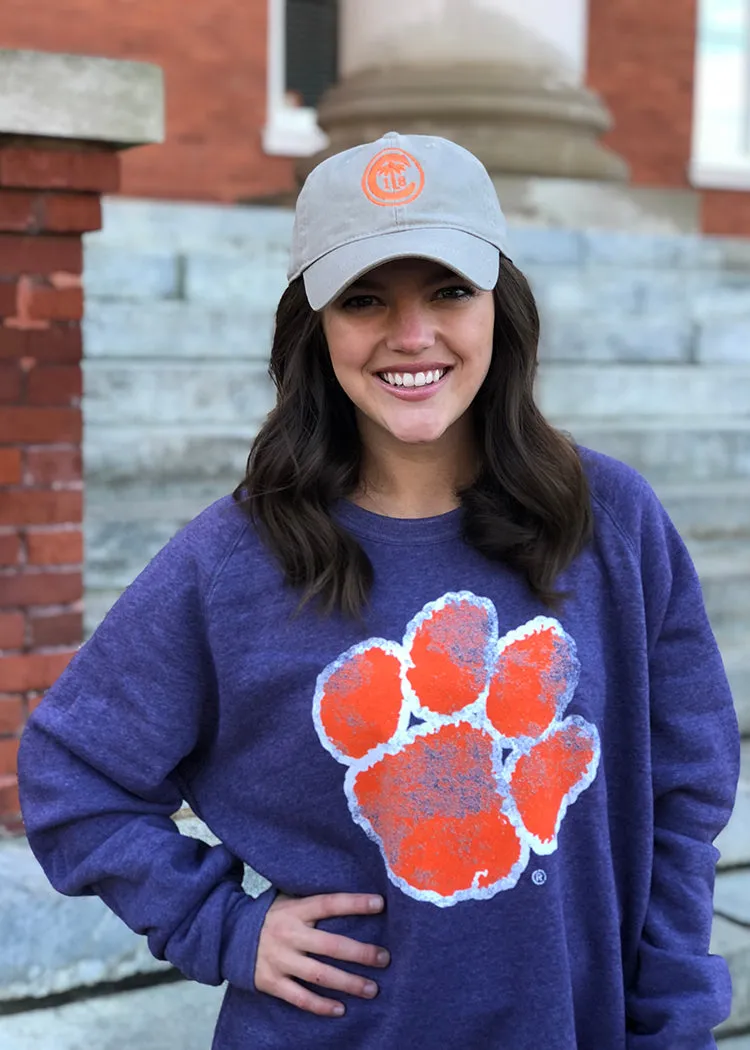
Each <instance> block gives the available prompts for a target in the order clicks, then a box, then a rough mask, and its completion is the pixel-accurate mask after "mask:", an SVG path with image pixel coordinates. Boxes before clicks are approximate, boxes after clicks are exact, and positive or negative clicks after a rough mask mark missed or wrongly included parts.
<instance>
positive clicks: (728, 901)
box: [714, 868, 750, 929]
mask: <svg viewBox="0 0 750 1050" xmlns="http://www.w3.org/2000/svg"><path fill="white" fill-rule="evenodd" d="M714 911H715V912H716V913H717V914H719V915H723V916H724V918H726V919H730V920H731V921H732V922H738V923H740V925H742V926H747V927H748V929H750V868H742V869H740V870H739V871H721V872H719V873H718V875H717V878H716V890H715V892H714Z"/></svg>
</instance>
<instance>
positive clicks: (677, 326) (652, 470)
mask: <svg viewBox="0 0 750 1050" xmlns="http://www.w3.org/2000/svg"><path fill="white" fill-rule="evenodd" d="M290 231H291V214H290V213H289V212H288V211H284V210H280V209H279V210H277V209H257V208H256V209H253V208H244V209H239V208H236V209H235V208H222V207H213V206H200V205H174V204H161V203H150V202H138V201H127V200H109V201H107V202H106V203H105V228H104V232H103V233H100V234H97V235H95V236H92V237H90V238H89V239H88V243H87V248H86V273H85V282H86V292H87V321H86V355H87V359H86V362H85V402H84V405H85V423H86V428H85V440H84V463H85V475H86V518H85V535H86V546H87V560H86V634H87V636H88V635H89V634H90V633H91V632H92V631H93V630H94V628H95V627H96V625H97V624H98V623H99V622H100V620H101V618H102V616H103V615H104V614H105V612H106V610H107V609H108V608H109V607H110V606H111V604H112V602H113V601H114V600H115V599H116V597H117V596H118V594H119V593H120V592H121V591H122V589H123V588H124V587H125V586H127V584H128V583H129V582H130V581H131V580H132V579H133V578H134V576H135V575H136V574H137V573H138V572H139V571H140V569H141V568H143V566H144V565H145V564H146V563H147V562H148V561H149V559H150V558H151V557H152V556H153V555H154V554H155V553H156V552H157V550H159V549H160V548H161V547H162V546H163V545H164V544H165V543H166V542H167V540H168V539H169V538H170V536H171V535H173V534H174V532H175V531H176V530H177V529H178V528H180V527H181V526H182V525H184V524H185V523H186V522H187V521H189V520H190V519H191V518H192V517H193V516H194V515H195V514H197V513H198V512H199V511H200V510H201V509H203V508H204V507H205V506H206V505H207V504H208V503H209V502H211V501H212V500H214V499H217V498H218V497H219V496H221V495H223V494H225V493H227V492H229V491H230V490H231V489H232V488H233V487H234V486H235V485H236V483H237V481H238V480H239V479H240V478H241V477H242V474H243V473H244V465H245V460H246V457H247V452H248V448H249V444H250V440H251V439H252V436H253V434H254V433H255V431H256V429H257V427H258V425H259V422H260V421H261V419H262V418H263V416H264V414H265V413H266V412H267V411H268V409H269V407H270V405H271V398H272V394H271V387H270V383H269V381H268V379H267V376H266V374H265V369H266V356H267V350H268V344H269V337H270V333H271V329H272V309H273V306H274V304H275V302H276V300H277V299H278V296H279V294H280V292H281V291H282V289H283V288H284V286H285V283H286V281H285V276H284V270H285V265H286V252H287V247H288V243H289V235H290ZM513 246H514V250H513V257H514V260H515V261H516V263H517V264H518V265H519V266H521V268H522V269H524V270H525V272H526V273H527V274H528V276H529V278H530V279H531V282H532V285H533V286H534V289H535V291H536V294H537V296H538V299H539V302H540V307H541V311H542V318H543V339H542V362H543V364H542V368H541V374H540V382H539V396H540V401H541V404H542V406H543V408H544V410H545V411H546V413H547V415H548V416H549V418H550V419H551V420H552V421H553V422H554V423H555V424H557V425H559V426H561V427H564V428H565V429H566V430H569V431H570V432H572V433H573V434H574V435H575V437H576V438H577V439H578V440H579V441H580V442H582V443H583V444H586V445H589V446H591V447H593V448H595V449H599V450H601V451H603V452H607V453H609V454H610V455H613V456H615V457H617V458H619V459H622V460H624V461H625V462H627V463H630V464H631V465H633V466H634V467H636V468H637V469H638V470H640V471H641V472H642V473H643V474H644V475H645V476H646V477H647V478H648V479H649V480H650V481H651V483H652V484H653V485H654V487H655V489H656V491H657V493H658V494H659V496H660V498H661V499H662V500H663V502H664V504H665V505H666V507H667V508H668V510H669V511H670V513H671V514H672V516H673V518H674V520H675V522H676V524H677V526H678V528H679V529H680V531H681V533H682V535H683V536H684V538H685V540H686V542H687V544H688V546H689V548H690V550H691V553H692V554H693V556H694V558H695V561H696V564H697V566H698V569H699V572H700V576H701V581H702V585H703V588H704V593H705V598H706V602H707V606H708V609H709V615H710V617H711V621H712V625H713V627H714V630H715V631H716V634H717V637H718V639H719V643H720V646H721V650H722V654H723V656H724V659H725V663H726V667H727V671H728V673H729V675H730V678H731V680H732V684H733V687H734V690H735V697H736V702H737V709H738V714H739V718H740V722H741V725H742V730H743V733H744V734H745V736H746V737H747V738H748V739H747V740H746V742H745V745H744V758H743V783H742V787H741V790H740V797H739V800H738V805H737V810H736V813H735V816H734V818H733V820H732V823H731V825H730V827H729V828H728V829H727V831H726V832H725V833H724V835H723V836H722V838H721V841H720V843H719V845H720V847H721V849H722V860H721V862H720V875H719V879H718V886H717V897H716V908H717V919H716V926H715V944H716V950H719V951H721V952H722V953H723V954H725V955H726V956H727V957H728V958H729V960H730V964H731V966H732V970H733V976H734V981H735V989H736V992H735V1009H734V1013H733V1016H732V1020H731V1022H730V1023H729V1024H728V1025H727V1026H725V1028H724V1030H723V1032H722V1034H724V1035H726V1034H730V1033H734V1032H741V1031H745V1030H748V1031H750V241H734V240H719V239H710V238H697V237H647V236H627V235H622V234H613V233H587V232H575V231H563V230H535V229H517V230H515V231H514V234H513Z"/></svg>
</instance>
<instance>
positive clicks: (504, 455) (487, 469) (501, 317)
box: [232, 257, 592, 617]
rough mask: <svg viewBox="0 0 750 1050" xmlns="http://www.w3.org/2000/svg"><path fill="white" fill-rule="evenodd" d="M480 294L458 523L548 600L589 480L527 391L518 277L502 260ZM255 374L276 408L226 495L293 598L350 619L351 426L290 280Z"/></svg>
mask: <svg viewBox="0 0 750 1050" xmlns="http://www.w3.org/2000/svg"><path fill="white" fill-rule="evenodd" d="M493 295H494V300H495V327H494V338H493V351H492V360H491V363H490V368H489V371H488V373H487V376H486V378H485V381H484V383H483V384H482V386H481V388H480V390H479V391H478V393H477V396H476V398H475V400H474V403H473V406H472V408H473V419H474V425H475V427H476V437H477V444H478V447H479V449H480V452H481V455H482V464H483V465H482V469H481V471H480V474H479V476H478V478H477V479H476V481H475V482H474V483H473V484H472V485H470V486H469V487H468V488H465V489H463V490H462V491H461V492H460V493H458V495H459V497H460V500H461V504H462V507H463V509H464V514H463V534H464V538H465V540H466V541H467V542H468V543H469V544H471V545H472V546H473V547H475V548H476V549H477V550H478V551H480V552H481V553H482V554H484V555H485V556H486V557H487V558H489V559H491V560H493V561H500V562H503V563H505V564H506V565H509V566H510V567H512V568H515V569H517V570H518V571H519V572H521V573H522V574H523V575H524V576H525V578H526V580H527V582H528V585H529V588H530V589H531V591H532V592H533V593H534V594H535V595H536V596H537V597H538V598H539V599H540V600H541V601H542V602H544V603H545V604H546V605H548V606H549V607H550V608H552V609H555V608H557V607H558V606H559V604H560V601H561V600H562V599H563V598H564V597H565V595H564V594H561V593H559V592H557V591H555V590H554V583H555V581H556V579H557V577H558V576H559V574H560V573H561V572H562V571H563V570H564V569H565V568H567V566H568V565H569V564H570V562H571V561H572V560H573V559H574V558H575V556H576V555H577V554H578V553H579V551H580V550H581V549H582V548H583V547H584V545H585V544H586V543H587V542H588V540H589V538H590V536H591V531H592V515H591V502H590V497H589V489H588V484H587V482H586V477H585V475H584V472H583V468H582V466H581V462H580V458H579V456H578V453H577V451H576V449H575V447H574V445H573V444H572V442H571V441H570V440H569V439H568V438H567V437H566V436H564V435H563V434H561V433H560V432H559V431H557V430H555V429H554V428H553V427H552V426H551V425H550V424H549V423H548V422H547V421H546V420H545V418H544V417H543V416H542V414H541V412H540V411H539V409H538V407H537V405H536V403H535V401H534V396H533V387H534V378H535V375H536V369H537V349H538V344H539V314H538V311H537V307H536V303H535V301H534V296H533V294H532V292H531V289H530V288H529V285H528V282H527V280H526V278H525V277H524V275H523V274H522V273H521V271H520V270H518V269H517V268H516V267H515V266H514V265H513V263H512V262H511V261H510V260H509V259H507V258H506V257H503V259H502V262H501V267H500V277H499V279H498V283H497V285H496V287H495V289H494V292H493ZM269 372H270V375H271V378H272V380H273V382H274V385H275V387H276V394H277V398H276V406H275V408H274V409H273V411H272V412H271V413H270V415H269V416H268V418H267V420H266V422H265V423H264V424H263V426H262V427H261V429H260V431H259V433H258V435H257V437H256V438H255V441H254V442H253V445H252V448H251V450H250V455H249V457H248V461H247V471H246V475H245V478H244V479H243V480H242V481H241V482H240V484H239V485H238V486H237V488H236V489H235V490H234V492H233V493H232V496H233V498H234V500H235V501H236V502H237V503H238V504H239V505H240V506H241V507H242V508H243V510H245V512H246V513H247V514H248V515H249V516H250V518H251V520H252V521H253V522H254V524H255V525H256V527H257V528H258V530H259V532H260V534H261V536H262V537H263V539H264V541H265V543H266V544H267V545H268V547H269V548H270V549H271V551H272V552H273V554H274V555H275V556H276V558H277V559H278V561H279V563H280V565H281V567H282V569H283V571H284V576H285V578H286V581H287V583H288V584H290V585H291V586H292V587H295V588H298V589H299V590H300V592H301V600H302V603H304V602H307V601H309V600H311V599H319V600H320V601H321V602H322V605H323V608H324V610H325V611H326V612H328V611H331V610H333V609H338V610H340V611H342V612H343V613H344V614H345V615H348V616H355V617H356V616H359V615H361V613H362V611H363V609H364V606H365V605H366V602H367V598H368V595H369V592H370V589H371V587H372V583H373V569H372V565H371V563H370V560H369V558H368V557H367V555H366V554H365V552H364V551H363V550H362V548H361V547H360V545H359V544H358V543H357V541H356V539H355V538H354V537H353V536H352V535H351V534H350V533H348V532H347V531H346V530H345V529H344V528H342V527H341V526H340V525H339V524H338V523H337V522H336V521H335V519H334V518H333V516H332V514H331V508H332V506H333V505H334V504H335V503H336V502H337V501H338V500H340V499H341V498H342V497H346V496H348V495H350V494H351V493H352V492H353V491H354V490H355V489H356V488H357V485H358V483H359V480H360V478H359V473H360V464H361V445H360V438H359V432H358V429H357V422H356V416H355V411H354V406H353V404H352V403H351V401H350V400H349V398H348V397H347V395H346V394H345V393H344V391H343V390H342V388H341V387H340V385H339V383H338V381H337V379H336V377H335V375H334V372H333V367H332V365H331V360H330V356H329V353H328V347H327V344H326V340H325V336H324V335H323V328H322V325H321V321H320V316H319V315H318V314H316V313H315V312H314V311H313V310H312V309H311V307H310V305H309V303H308V301H307V296H306V294H305V289H304V285H303V281H302V278H301V277H300V278H297V280H295V281H293V282H292V283H291V284H290V285H289V287H288V288H287V290H286V291H285V292H284V294H283V295H282V297H281V301H280V302H279V306H278V310H277V313H276V328H275V332H274V338H273V345H272V347H271V363H270V368H269Z"/></svg>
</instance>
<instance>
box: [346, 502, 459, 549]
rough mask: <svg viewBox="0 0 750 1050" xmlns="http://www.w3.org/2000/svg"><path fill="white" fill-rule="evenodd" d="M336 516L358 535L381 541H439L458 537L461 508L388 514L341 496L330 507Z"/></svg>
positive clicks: (404, 542)
mask: <svg viewBox="0 0 750 1050" xmlns="http://www.w3.org/2000/svg"><path fill="white" fill-rule="evenodd" d="M333 515H334V517H335V518H336V520H337V521H338V522H339V523H340V524H341V525H343V526H344V528H346V529H348V531H349V532H352V533H353V534H354V535H357V536H366V537H367V538H369V539H373V540H377V541H379V542H381V543H398V544H402V545H407V544H410V543H440V542H442V541H444V540H448V539H454V538H459V537H460V535H461V523H462V519H463V508H462V507H456V509H455V510H449V511H447V513H445V514H437V515H435V516H434V517H431V518H391V517H389V516H387V515H385V514H375V513H373V511H370V510H365V509H364V508H363V507H359V506H357V504H356V503H352V502H351V501H350V500H347V499H341V500H339V501H338V502H337V503H336V504H335V505H334V507H333Z"/></svg>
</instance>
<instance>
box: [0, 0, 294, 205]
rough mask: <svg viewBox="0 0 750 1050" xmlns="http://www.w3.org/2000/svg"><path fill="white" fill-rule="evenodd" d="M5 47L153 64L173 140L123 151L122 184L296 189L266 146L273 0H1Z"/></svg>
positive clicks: (194, 195)
mask: <svg viewBox="0 0 750 1050" xmlns="http://www.w3.org/2000/svg"><path fill="white" fill-rule="evenodd" d="M0 6H1V7H2V14H1V16H0V47H3V48H29V49H32V50H39V51H58V52H71V53H77V54H89V55H102V56H105V57H108V58H129V59H139V60H143V61H149V62H155V63H156V64H157V65H159V66H161V67H162V69H163V70H164V72H165V83H166V99H167V142H166V144H164V145H160V146H149V147H146V148H144V149H139V150H135V151H134V152H133V153H127V154H125V155H124V156H123V180H122V192H123V193H125V194H130V195H134V196H144V197H172V198H181V199H185V200H190V199H193V200H221V201H234V200H238V199H245V198H253V197H262V196H266V195H268V194H272V193H276V192H280V191H283V190H287V189H290V188H292V186H293V185H294V179H293V175H292V162H291V161H290V160H288V159H286V158H279V157H268V156H266V154H265V153H263V149H262V144H261V129H262V127H263V124H264V123H265V114H266V34H267V25H266V22H267V7H268V3H267V0H194V2H192V0H159V2H158V3H154V0H106V2H105V0H36V2H34V3H29V0H2V3H1V4H0Z"/></svg>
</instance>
